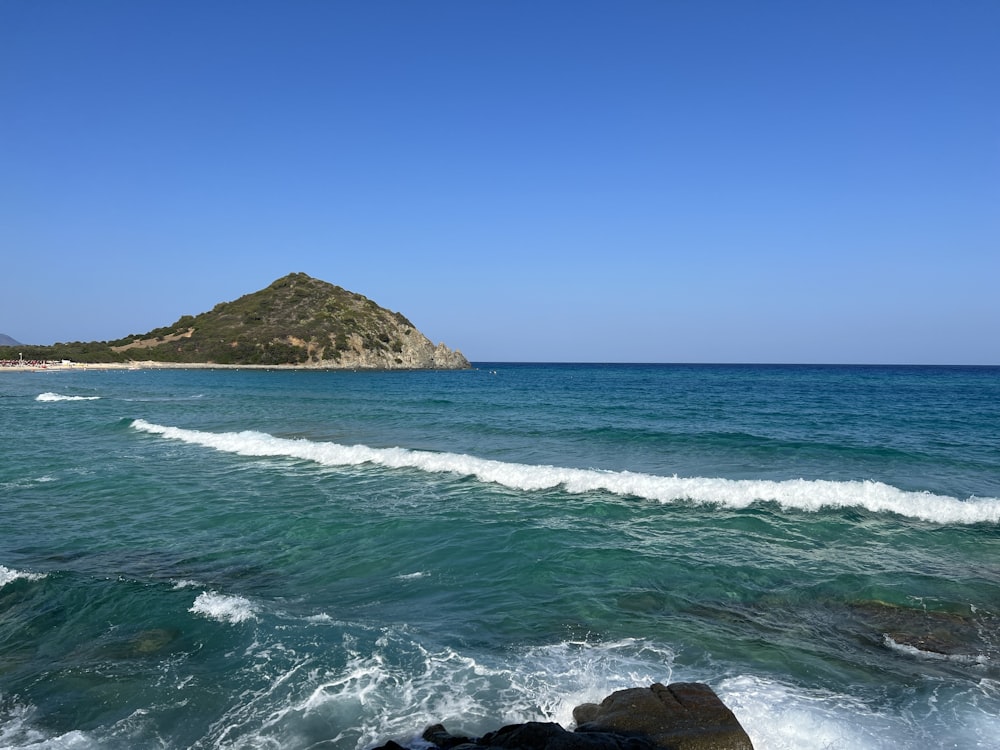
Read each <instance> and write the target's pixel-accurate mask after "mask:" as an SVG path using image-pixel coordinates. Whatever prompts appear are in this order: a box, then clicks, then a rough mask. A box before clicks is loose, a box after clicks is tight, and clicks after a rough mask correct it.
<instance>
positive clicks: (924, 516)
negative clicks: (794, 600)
mask: <svg viewBox="0 0 1000 750" xmlns="http://www.w3.org/2000/svg"><path fill="white" fill-rule="evenodd" d="M132 427H133V428H135V429H136V430H140V431H142V432H147V433H150V434H154V435H161V436H162V437H164V438H167V439H170V440H179V441H182V442H185V443H190V444H193V445H201V446H204V447H207V448H214V449H215V450H219V451H223V452H226V453H235V454H238V455H242V456H271V457H286V458H297V459H301V460H305V461H313V462H315V463H318V464H320V465H322V466H358V465H361V464H373V465H377V466H384V467H387V468H392V469H402V468H409V469H419V470H421V471H426V472H431V473H450V474H454V475H457V476H466V477H474V478H476V479H478V480H479V481H481V482H489V483H494V484H499V485H502V486H504V487H509V488H511V489H515V490H522V491H534V490H545V489H552V488H555V487H562V488H563V489H564V490H565V491H566V492H569V493H572V494H580V493H585V492H595V491H605V492H610V493H613V494H616V495H625V496H632V497H638V498H642V499H646V500H654V501H657V502H661V503H674V502H678V501H686V502H691V503H695V504H704V505H718V506H721V507H726V508H733V509H743V508H747V507H749V506H751V505H753V504H754V503H758V502H774V503H777V504H778V505H779V506H781V507H782V508H784V509H786V510H798V511H805V512H816V511H820V510H823V509H827V508H865V509H867V510H870V511H872V512H876V513H895V514H898V515H901V516H906V517H909V518H917V519H920V520H923V521H930V522H932V523H942V524H948V523H952V524H974V523H1000V498H981V497H970V498H968V499H966V500H961V499H959V498H956V497H949V496H947V495H937V494H933V493H930V492H912V491H907V490H901V489H898V488H896V487H893V486H891V485H888V484H885V483H883V482H876V481H871V480H857V481H832V480H826V479H812V480H810V479H789V480H783V481H781V480H764V479H724V478H721V477H678V476H676V475H674V476H658V475H653V474H642V473H636V472H631V471H607V470H601V469H572V468H561V467H558V466H545V465H532V464H521V463H509V462H505V461H496V460H492V459H483V458H477V457H475V456H469V455H464V454H458V453H431V452H429V451H419V450H408V449H406V448H370V447H368V446H366V445H340V444H338V443H327V442H316V441H311V440H306V439H304V438H295V439H290V438H279V437H275V436H273V435H268V434H267V433H263V432H254V431H243V432H220V433H215V432H203V431H199V430H187V429H182V428H179V427H165V426H162V425H157V424H152V423H150V422H147V421H145V420H142V419H137V420H135V421H134V422H132Z"/></svg>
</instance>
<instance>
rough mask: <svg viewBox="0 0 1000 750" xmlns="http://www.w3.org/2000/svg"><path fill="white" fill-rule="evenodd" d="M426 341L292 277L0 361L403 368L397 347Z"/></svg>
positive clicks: (349, 297) (330, 290) (364, 306)
mask: <svg viewBox="0 0 1000 750" xmlns="http://www.w3.org/2000/svg"><path fill="white" fill-rule="evenodd" d="M418 340H419V341H418ZM420 342H425V343H426V344H428V345H429V342H427V341H426V338H425V337H424V336H423V334H421V333H420V332H419V331H417V330H416V329H415V328H414V326H413V324H412V323H411V322H410V321H409V320H407V319H406V318H405V317H404V316H402V315H401V314H399V313H394V312H391V311H389V310H386V309H385V308H382V307H379V306H378V305H377V304H375V302H373V301H372V300H370V299H368V298H367V297H364V296H362V295H360V294H355V293H353V292H349V291H347V290H345V289H342V288H341V287H339V286H335V285H333V284H329V283H327V282H325V281H320V280H318V279H314V278H312V277H310V276H307V275H306V274H304V273H293V274H289V275H288V276H284V277H282V278H280V279H278V280H277V281H275V282H274V283H273V284H271V285H270V286H268V287H267V288H265V289H262V290H260V291H258V292H254V293H252V294H247V295H244V296H243V297H240V298H239V299H237V300H234V301H232V302H221V303H219V304H218V305H216V306H215V307H214V308H213V309H212V310H210V311H209V312H204V313H201V314H200V315H194V316H192V315H185V316H183V317H181V318H180V319H179V320H178V321H177V322H175V323H174V324H173V325H170V326H164V327H162V328H157V329H154V330H152V331H149V332H148V333H145V334H141V335H138V334H132V335H129V336H126V337H124V338H121V339H117V340H114V341H96V342H89V343H82V342H73V343H59V344H55V345H53V346H51V347H33V346H23V347H19V348H18V349H17V350H13V349H4V348H0V359H8V358H9V359H16V358H17V357H18V356H19V354H23V356H24V358H25V359H54V360H59V359H69V360H73V361H75V362H125V361H130V360H135V361H142V360H153V361H160V362H192V363H193V362H212V363H216V364H245V365H251V364H252V365H277V364H310V363H311V364H322V363H327V364H332V365H336V364H337V363H338V362H339V361H340V360H341V359H342V357H344V356H345V355H346V354H347V353H351V356H353V357H355V358H356V357H359V356H367V357H369V360H371V357H373V356H374V357H375V358H376V359H378V360H379V361H382V360H383V359H384V360H385V361H386V362H388V363H390V366H391V365H395V366H404V359H403V357H402V356H401V355H402V354H403V352H404V349H405V348H407V347H410V348H412V346H413V345H414V344H415V343H420Z"/></svg>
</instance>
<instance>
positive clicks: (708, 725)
mask: <svg viewBox="0 0 1000 750" xmlns="http://www.w3.org/2000/svg"><path fill="white" fill-rule="evenodd" d="M573 718H574V719H575V720H576V722H577V728H576V730H575V731H569V730H567V729H564V728H563V727H562V726H560V725H559V724H556V723H553V722H537V721H529V722H526V723H524V724H511V725H509V726H505V727H502V728H501V729H498V730H496V731H495V732H490V733H488V734H485V735H483V736H482V737H479V738H470V737H463V736H460V735H453V734H451V733H449V732H448V730H446V729H445V728H444V727H443V726H442V725H441V724H434V725H432V726H430V727H428V728H427V729H426V730H425V731H424V734H423V740H424V741H425V742H427V743H430V744H431V745H432V746H433V747H435V748H439V750H485V749H486V748H497V749H498V750H500V749H502V750H753V745H752V744H751V742H750V737H749V736H748V735H747V733H746V731H744V729H743V727H742V726H741V725H740V723H739V721H738V720H737V719H736V716H735V715H734V714H733V712H732V711H730V710H729V708H728V707H727V706H726V705H725V704H724V703H723V702H722V700H721V699H720V698H719V696H717V695H716V694H715V692H714V691H713V690H712V689H711V688H710V687H709V686H708V685H704V684H702V683H697V682H676V683H673V684H672V685H667V686H665V685H661V684H659V683H656V684H654V685H652V686H651V687H648V688H629V689H627V690H619V691H617V692H615V693H612V694H611V695H609V696H608V697H607V698H605V699H604V700H603V701H602V702H601V703H599V704H597V703H584V704H583V705H581V706H577V707H576V708H575V709H573ZM376 750H405V748H403V747H402V746H401V745H399V744H397V743H396V742H389V743H387V744H385V745H382V746H381V747H380V748H376Z"/></svg>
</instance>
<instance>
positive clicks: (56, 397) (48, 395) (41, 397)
mask: <svg viewBox="0 0 1000 750" xmlns="http://www.w3.org/2000/svg"><path fill="white" fill-rule="evenodd" d="M100 398H101V397H100V396H64V395H63V394H61V393H52V392H51V391H47V392H45V393H39V394H38V395H37V396H35V401H97V400H98V399H100Z"/></svg>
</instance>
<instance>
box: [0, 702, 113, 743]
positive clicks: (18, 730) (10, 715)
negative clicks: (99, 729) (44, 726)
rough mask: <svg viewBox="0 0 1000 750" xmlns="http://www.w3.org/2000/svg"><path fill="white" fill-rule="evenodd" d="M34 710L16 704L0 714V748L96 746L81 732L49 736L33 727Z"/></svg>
mask: <svg viewBox="0 0 1000 750" xmlns="http://www.w3.org/2000/svg"><path fill="white" fill-rule="evenodd" d="M35 713H36V712H35V709H34V708H33V707H31V706H24V705H22V704H16V705H13V706H11V707H10V708H9V709H8V710H5V711H2V712H0V748H19V749H23V748H30V749H31V750H90V748H96V747H97V746H98V745H97V743H96V742H94V741H93V740H92V739H91V738H90V737H89V736H88V735H86V734H85V733H83V732H80V731H77V730H73V731H70V732H67V733H66V734H61V735H55V736H51V735H49V734H46V733H45V732H43V731H41V730H40V729H38V728H37V727H35V725H34V719H35Z"/></svg>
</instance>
